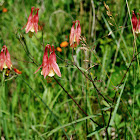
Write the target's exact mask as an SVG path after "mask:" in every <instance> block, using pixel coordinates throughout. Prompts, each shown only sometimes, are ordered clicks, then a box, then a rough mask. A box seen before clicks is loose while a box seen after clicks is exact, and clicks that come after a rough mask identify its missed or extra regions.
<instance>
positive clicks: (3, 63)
mask: <svg viewBox="0 0 140 140" xmlns="http://www.w3.org/2000/svg"><path fill="white" fill-rule="evenodd" d="M11 67H12V62H11V58H10V53H9V51H8V49H7V47H6V45H4V46H3V47H2V50H1V53H0V70H1V71H2V70H3V69H6V68H8V69H11Z"/></svg>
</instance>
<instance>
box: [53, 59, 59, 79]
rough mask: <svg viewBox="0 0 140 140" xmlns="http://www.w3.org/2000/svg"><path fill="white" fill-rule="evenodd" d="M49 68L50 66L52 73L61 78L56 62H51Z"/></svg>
mask: <svg viewBox="0 0 140 140" xmlns="http://www.w3.org/2000/svg"><path fill="white" fill-rule="evenodd" d="M51 66H52V68H53V70H54V72H55V73H56V74H57V75H58V76H59V77H61V72H60V69H59V67H58V65H57V63H56V62H53V63H52V64H51Z"/></svg>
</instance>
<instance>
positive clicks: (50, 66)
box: [0, 7, 140, 78]
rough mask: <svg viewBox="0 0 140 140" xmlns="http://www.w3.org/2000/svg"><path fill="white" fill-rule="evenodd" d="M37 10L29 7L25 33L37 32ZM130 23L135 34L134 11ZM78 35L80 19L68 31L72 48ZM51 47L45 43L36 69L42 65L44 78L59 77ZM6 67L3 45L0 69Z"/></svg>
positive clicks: (138, 23)
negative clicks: (40, 60)
mask: <svg viewBox="0 0 140 140" xmlns="http://www.w3.org/2000/svg"><path fill="white" fill-rule="evenodd" d="M38 11H39V8H35V7H32V8H31V13H30V15H29V17H28V21H27V23H26V25H25V26H24V27H26V28H25V31H26V33H28V32H29V31H30V32H36V33H37V32H38V22H39V16H38ZM138 15H139V16H140V14H138ZM132 25H133V30H134V33H136V34H138V33H140V18H139V20H138V19H137V17H136V15H135V13H134V11H133V13H132ZM24 27H23V28H24ZM80 36H81V26H80V21H79V20H76V21H74V22H73V25H72V27H71V31H70V40H69V42H70V47H72V48H74V47H76V46H77V45H79V42H80ZM66 45H68V44H67V43H66V42H64V43H63V44H61V45H60V46H66ZM52 48H53V49H52ZM52 48H51V46H50V45H49V44H48V45H46V47H45V52H44V56H43V61H42V65H41V66H40V67H39V68H38V69H37V71H38V70H39V69H40V68H41V67H42V71H41V74H42V75H43V76H44V78H45V77H46V76H47V75H48V76H50V77H52V76H54V74H55V73H56V74H57V75H58V76H59V77H61V72H60V69H59V67H58V65H57V63H56V54H55V50H54V46H53V45H52ZM48 53H49V57H48ZM7 68H8V69H11V68H12V62H11V58H10V54H9V52H8V49H7V47H6V46H5V45H4V46H3V48H2V50H1V53H0V70H1V71H2V70H3V69H7ZM13 70H14V71H15V72H16V73H17V74H21V72H20V71H19V70H18V69H16V68H13ZM37 71H36V72H37ZM36 72H35V73H36Z"/></svg>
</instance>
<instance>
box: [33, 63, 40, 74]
mask: <svg viewBox="0 0 140 140" xmlns="http://www.w3.org/2000/svg"><path fill="white" fill-rule="evenodd" d="M41 67H42V65H41V66H39V68H38V69H37V70H36V71H35V72H34V74H35V73H37V72H38V71H39V69H40V68H41Z"/></svg>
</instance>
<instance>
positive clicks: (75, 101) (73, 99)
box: [53, 76, 103, 128]
mask: <svg viewBox="0 0 140 140" xmlns="http://www.w3.org/2000/svg"><path fill="white" fill-rule="evenodd" d="M53 78H54V80H55V81H56V82H57V83H58V84H59V85H60V87H61V88H62V89H63V90H64V91H65V93H67V95H68V96H69V97H70V98H71V99H72V100H73V101H74V103H75V104H76V105H77V106H78V108H79V109H80V110H81V111H82V112H83V113H84V114H85V115H86V116H88V114H87V113H86V112H85V111H84V110H83V109H82V108H81V106H80V105H79V104H78V103H77V102H76V101H75V99H74V98H73V97H72V96H71V95H70V94H69V93H68V92H67V91H66V90H65V88H64V87H63V86H62V85H61V84H60V83H59V82H58V80H57V79H56V78H55V77H54V76H53ZM90 120H91V121H92V122H94V123H95V124H97V125H98V126H99V127H100V128H102V127H103V126H102V125H100V124H98V123H97V122H95V121H94V120H93V119H92V118H90Z"/></svg>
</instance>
